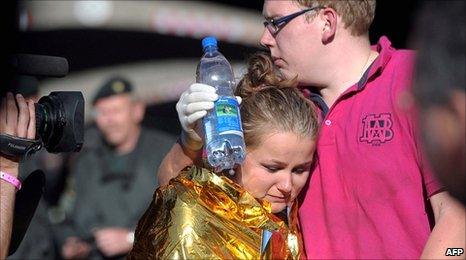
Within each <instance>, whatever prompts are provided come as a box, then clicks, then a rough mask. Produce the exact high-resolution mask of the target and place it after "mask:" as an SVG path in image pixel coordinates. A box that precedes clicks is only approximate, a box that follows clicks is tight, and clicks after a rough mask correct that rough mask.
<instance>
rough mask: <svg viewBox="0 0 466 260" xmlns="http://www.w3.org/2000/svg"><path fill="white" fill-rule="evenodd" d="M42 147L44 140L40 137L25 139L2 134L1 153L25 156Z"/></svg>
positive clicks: (0, 138)
mask: <svg viewBox="0 0 466 260" xmlns="http://www.w3.org/2000/svg"><path fill="white" fill-rule="evenodd" d="M41 148H42V142H41V141H40V140H39V139H36V140H33V139H25V138H20V137H16V136H12V135H9V134H0V153H2V154H4V155H7V156H13V157H17V156H20V157H23V156H25V155H27V156H28V155H31V154H33V153H35V152H37V151H39V150H40V149H41Z"/></svg>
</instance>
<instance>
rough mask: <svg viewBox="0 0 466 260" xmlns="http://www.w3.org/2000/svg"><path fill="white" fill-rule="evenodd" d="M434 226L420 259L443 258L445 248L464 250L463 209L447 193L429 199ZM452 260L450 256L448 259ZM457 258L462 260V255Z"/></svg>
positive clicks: (465, 218)
mask: <svg viewBox="0 0 466 260" xmlns="http://www.w3.org/2000/svg"><path fill="white" fill-rule="evenodd" d="M430 203H431V205H432V209H433V211H434V216H435V226H434V229H433V230H432V233H431V234H430V236H429V239H428V241H427V243H426V245H425V247H424V251H423V252H422V255H421V258H423V259H426V258H430V259H440V258H445V252H446V251H447V248H463V249H464V248H465V235H466V229H465V221H466V217H465V208H464V207H463V206H462V205H461V204H460V203H459V202H458V201H456V200H455V199H453V198H452V197H451V196H450V195H449V194H448V193H447V192H440V193H438V194H435V195H433V196H432V197H430ZM448 258H449V259H450V258H453V257H452V256H449V257H448ZM458 258H464V255H462V256H459V257H458Z"/></svg>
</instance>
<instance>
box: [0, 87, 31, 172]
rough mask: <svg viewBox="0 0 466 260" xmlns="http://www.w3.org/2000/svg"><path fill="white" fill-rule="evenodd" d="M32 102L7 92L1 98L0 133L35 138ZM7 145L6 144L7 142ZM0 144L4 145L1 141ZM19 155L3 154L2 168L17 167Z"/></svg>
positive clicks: (0, 158) (1, 158)
mask: <svg viewBox="0 0 466 260" xmlns="http://www.w3.org/2000/svg"><path fill="white" fill-rule="evenodd" d="M35 118H36V117H35V107H34V102H33V101H31V100H28V101H26V100H25V99H24V97H23V96H22V95H20V94H17V95H16V97H14V96H13V94H12V93H8V94H7V95H6V97H4V98H2V100H1V106H0V134H6V135H10V136H14V137H19V138H24V139H35V137H36V119H35ZM7 145H8V144H7ZM1 146H4V144H3V143H2V144H1ZM20 158H21V157H20V156H8V155H3V156H2V157H0V160H2V164H1V165H2V168H4V169H5V170H6V169H14V168H17V167H18V162H19V159H20Z"/></svg>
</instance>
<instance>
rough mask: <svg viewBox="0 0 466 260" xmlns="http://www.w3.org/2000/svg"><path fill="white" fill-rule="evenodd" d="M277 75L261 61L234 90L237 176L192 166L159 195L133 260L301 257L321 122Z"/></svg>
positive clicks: (141, 229) (141, 231)
mask: <svg viewBox="0 0 466 260" xmlns="http://www.w3.org/2000/svg"><path fill="white" fill-rule="evenodd" d="M275 75H276V71H274V70H273V63H272V61H271V59H270V58H269V56H266V55H264V54H258V55H256V56H254V57H252V59H250V61H249V69H248V73H247V74H246V75H245V76H244V78H243V79H242V80H241V82H240V83H239V86H238V87H237V91H236V92H237V93H236V94H237V95H239V96H241V97H242V99H243V101H242V104H241V117H242V123H243V129H244V138H245V143H246V148H247V153H246V158H245V161H244V163H243V165H241V166H240V167H238V168H237V169H236V174H235V175H234V176H231V177H230V178H231V179H229V178H227V177H225V176H218V175H216V174H214V173H212V172H210V171H208V170H206V169H201V168H197V167H195V166H193V167H188V168H186V169H185V170H183V171H182V173H181V174H180V175H179V176H178V177H176V178H174V179H172V180H170V183H169V184H168V185H167V186H165V187H161V188H159V189H157V191H156V193H155V194H154V200H153V201H152V204H151V205H150V207H149V209H148V210H147V212H146V213H145V214H144V216H143V217H142V219H141V220H140V221H139V224H138V227H137V230H136V239H135V244H134V246H133V251H132V252H131V253H130V255H129V258H130V259H141V258H157V259H159V258H161V259H166V258H222V259H223V258H241V259H245V258H246V259H257V258H280V259H284V258H293V259H297V258H300V257H303V255H302V242H301V238H300V232H299V226H298V223H297V216H296V212H297V205H296V203H295V199H296V197H297V195H298V194H299V192H300V191H301V189H302V188H303V187H304V185H305V184H306V181H307V179H308V177H309V171H310V168H311V164H312V161H313V154H314V150H315V141H316V134H317V119H316V115H315V113H314V109H313V106H312V104H311V103H310V102H308V101H307V100H306V99H305V98H304V97H303V96H302V94H301V93H300V92H299V90H298V89H297V88H295V87H294V86H295V84H294V83H293V82H289V81H284V80H280V78H278V77H277V76H275ZM180 161H181V160H180ZM169 174H173V173H169ZM174 174H175V175H176V174H177V173H174ZM280 215H282V216H284V217H283V220H281V219H280V218H279V217H278V216H280Z"/></svg>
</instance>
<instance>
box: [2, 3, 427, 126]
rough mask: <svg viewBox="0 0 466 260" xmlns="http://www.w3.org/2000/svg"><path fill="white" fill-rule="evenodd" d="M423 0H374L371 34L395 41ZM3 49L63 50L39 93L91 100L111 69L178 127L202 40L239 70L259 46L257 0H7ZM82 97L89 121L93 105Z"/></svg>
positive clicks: (398, 43)
mask: <svg viewBox="0 0 466 260" xmlns="http://www.w3.org/2000/svg"><path fill="white" fill-rule="evenodd" d="M419 2H420V1H414V0H413V1H406V2H404V3H403V5H400V4H399V3H397V2H393V1H378V3H377V9H376V18H375V21H374V23H373V25H372V28H371V40H372V42H376V41H377V39H378V38H379V37H380V36H381V35H387V36H388V37H389V39H391V41H392V43H393V45H394V46H395V47H397V48H405V47H406V45H407V42H406V41H407V38H408V35H407V32H409V30H410V29H411V24H412V19H413V17H414V14H415V12H416V10H417V7H418V6H419ZM4 5H7V7H6V8H2V9H3V12H5V14H4V15H3V16H2V17H3V19H5V18H6V19H7V21H5V22H4V23H3V25H6V26H7V28H6V29H7V30H4V31H5V32H7V34H6V35H7V37H5V38H4V40H3V41H4V46H5V47H4V48H3V51H4V54H9V53H29V54H42V55H53V56H61V57H65V58H66V59H67V60H68V62H69V74H68V76H66V77H64V78H59V79H56V78H40V79H39V82H40V95H47V94H48V93H49V92H50V91H54V90H79V91H82V92H83V94H84V97H85V100H86V101H88V102H87V103H88V104H89V103H90V102H89V100H90V98H91V97H92V95H93V94H94V92H95V91H96V89H97V88H98V87H99V86H100V84H102V81H103V80H104V79H106V78H108V76H111V75H116V74H118V75H123V76H125V77H127V78H129V79H130V80H131V81H132V82H133V83H134V85H135V87H136V90H137V92H138V94H139V95H140V96H141V97H143V99H144V101H146V102H147V104H148V109H147V111H146V116H145V119H144V125H146V126H148V127H154V128H158V129H161V130H163V131H166V132H169V133H172V134H178V133H179V130H180V128H179V125H178V122H177V118H176V112H175V109H174V104H175V103H176V100H177V99H178V96H179V94H180V93H181V92H182V91H184V90H185V89H186V88H187V87H188V86H189V85H190V84H191V83H193V82H194V80H195V69H196V64H197V62H198V59H199V58H200V56H201V54H202V50H201V47H200V40H201V39H202V38H203V37H204V36H206V35H215V36H216V37H217V38H218V39H219V41H220V51H221V52H222V53H223V54H224V55H225V56H226V57H227V58H228V59H229V60H230V61H231V62H232V63H233V66H234V70H235V76H236V77H237V78H239V77H241V75H242V71H243V61H244V60H245V58H246V57H247V56H248V55H249V54H250V53H253V52H255V51H257V50H260V49H261V47H260V46H259V45H258V41H259V37H260V35H261V33H262V29H263V25H262V16H261V10H262V1H259V0H253V1H247V0H244V1H227V0H210V1H55V0H54V1H40V0H34V1H8V3H4ZM88 104H87V105H86V121H89V119H90V117H89V115H90V107H89V106H88Z"/></svg>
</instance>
